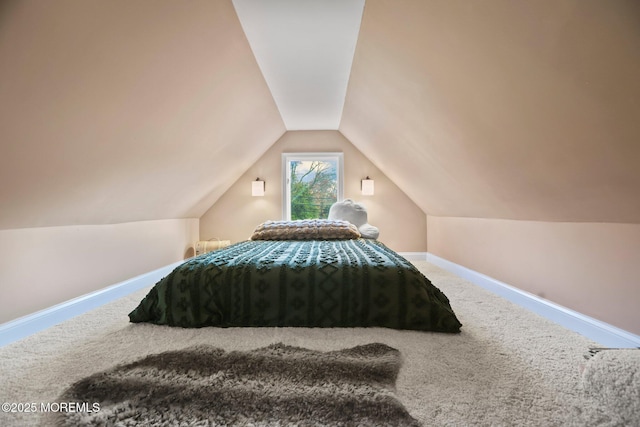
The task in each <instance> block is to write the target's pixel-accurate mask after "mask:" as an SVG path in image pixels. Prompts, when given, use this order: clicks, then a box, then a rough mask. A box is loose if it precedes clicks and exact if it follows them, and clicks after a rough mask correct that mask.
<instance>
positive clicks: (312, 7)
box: [233, 0, 364, 130]
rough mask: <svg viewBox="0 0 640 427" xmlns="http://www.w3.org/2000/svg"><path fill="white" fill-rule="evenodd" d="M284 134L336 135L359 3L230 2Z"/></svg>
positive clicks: (319, 0)
mask: <svg viewBox="0 0 640 427" xmlns="http://www.w3.org/2000/svg"><path fill="white" fill-rule="evenodd" d="M233 5H234V7H235V9H236V13H237V14H238V17H239V19H240V23H241V24H242V28H243V29H244V32H245V34H246V36H247V39H248V40H249V44H250V45H251V49H252V50H253V54H254V55H255V57H256V60H257V62H258V65H259V66H260V69H261V70H262V74H263V75H264V78H265V80H266V82H267V85H268V86H269V88H270V90H271V94H272V95H273V98H274V100H275V103H276V105H277V106H278V109H279V110H280V114H281V116H282V120H283V121H284V123H285V126H286V128H287V130H324V129H332V130H337V129H338V127H339V125H340V119H341V116H342V108H343V106H344V100H345V96H346V93H347V84H348V82H349V75H350V72H351V63H352V62H353V55H354V52H355V48H356V42H357V39H358V32H359V31H360V22H361V20H362V12H363V9H364V0H233Z"/></svg>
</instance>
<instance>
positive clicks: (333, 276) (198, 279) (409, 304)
mask: <svg viewBox="0 0 640 427" xmlns="http://www.w3.org/2000/svg"><path fill="white" fill-rule="evenodd" d="M129 318H130V320H131V321H132V322H151V323H156V324H160V325H171V326H182V327H203V326H221V327H231V326H306V327H368V326H380V327H388V328H394V329H414V330H423V331H437V332H459V331H460V326H461V324H460V322H459V321H458V319H457V318H456V316H455V314H454V312H453V310H452V309H451V306H450V304H449V300H448V299H447V297H446V296H445V295H444V294H443V293H442V292H441V291H440V290H439V289H438V288H436V287H435V286H434V285H433V284H432V283H431V282H430V281H429V280H428V279H427V278H426V277H425V276H424V275H423V274H422V273H420V272H419V271H418V270H417V269H416V268H415V267H414V266H413V265H412V264H411V263H410V262H409V261H407V260H406V259H405V258H403V257H402V256H400V255H399V254H397V253H396V252H394V251H392V250H391V249H389V248H387V247H386V246H385V245H384V244H382V243H380V242H378V241H376V240H365V239H356V240H319V241H318V240H312V241H247V242H241V243H236V244H234V245H231V246H228V247H227V248H224V249H221V250H218V251H214V252H210V253H207V254H204V255H200V256H199V257H196V258H193V259H191V260H189V261H187V262H185V263H184V264H182V265H180V266H178V267H177V268H176V269H175V270H174V271H173V272H171V273H170V274H169V275H168V276H167V277H165V278H163V279H162V280H160V281H159V282H158V283H157V284H156V285H155V286H154V287H153V288H152V289H151V291H150V292H149V294H148V295H147V296H146V297H145V298H144V299H143V300H142V302H141V303H140V305H139V306H138V307H137V308H136V309H135V310H133V311H132V312H131V313H130V314H129Z"/></svg>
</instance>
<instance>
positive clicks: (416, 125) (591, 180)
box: [0, 0, 640, 229]
mask: <svg viewBox="0 0 640 427" xmlns="http://www.w3.org/2000/svg"><path fill="white" fill-rule="evenodd" d="M327 29H328V30H331V27H330V26H328V28H327ZM639 75H640V3H638V2H635V1H631V0H628V1H626V0H611V1H606V2H605V1H598V0H563V1H556V0H543V1H536V2H514V1H511V0H490V1H485V2H476V1H468V0H448V1H439V0H438V1H436V0H433V1H432V0H367V1H366V3H365V6H364V13H363V16H362V22H361V27H360V32H359V37H358V41H357V46H356V49H355V56H354V58H353V65H352V69H351V76H350V80H349V84H348V87H347V92H346V100H345V103H344V108H343V113H342V118H341V122H340V124H339V130H340V131H341V132H342V133H343V134H344V135H345V136H346V137H347V138H348V139H349V140H351V141H352V142H353V144H354V145H355V146H356V147H358V148H359V149H360V150H361V151H362V152H363V153H365V154H366V155H367V156H368V157H369V158H370V159H371V160H372V162H374V163H375V164H376V166H378V167H379V168H380V169H381V170H382V171H383V172H384V173H385V174H386V175H387V176H388V177H390V178H391V179H392V180H393V181H394V182H395V183H396V184H397V185H398V186H399V187H400V188H402V189H403V190H404V191H405V192H406V193H407V194H408V195H409V196H410V197H411V198H412V199H413V200H414V201H415V202H416V203H417V204H418V205H419V206H420V207H421V208H422V209H423V210H424V211H425V212H426V213H428V214H432V215H443V216H470V217H486V218H511V219H527V220H549V221H602V222H630V223H640V197H638V194H640V168H639V167H638V164H640V79H638V77H637V76H639ZM308 84H309V85H311V86H312V85H315V84H317V82H316V81H315V80H314V79H309V81H308ZM284 132H285V124H284V122H283V120H282V118H281V115H280V112H279V110H278V106H277V105H276V103H275V102H274V99H273V96H272V94H271V91H270V89H269V87H268V86H267V83H266V81H265V78H264V77H263V75H262V73H261V70H260V68H259V66H258V64H257V62H256V59H255V57H254V54H253V52H252V51H251V47H250V45H249V43H248V41H247V38H246V36H245V33H244V32H243V28H242V26H241V24H240V21H239V19H238V16H237V14H236V11H235V10H234V6H233V4H232V1H231V0H228V1H210V0H190V1H189V2H177V1H173V0H138V1H130V0H96V1H86V0H54V1H38V0H4V1H2V2H0V138H1V139H0V148H1V153H0V203H1V208H0V229H7V228H21V227H35V226H47V225H70V224H101V223H115V222H127V221H137V220H150V219H163V218H181V217H199V216H200V215H202V213H203V212H204V211H205V210H206V209H207V208H208V207H209V206H211V204H213V203H214V202H215V201H216V200H217V199H218V198H219V197H220V195H221V194H223V193H224V192H225V191H226V190H227V189H228V188H229V187H230V186H231V184H232V183H233V182H234V181H235V180H236V179H237V178H238V177H240V176H241V175H242V173H243V172H244V171H245V170H247V168H248V167H249V166H250V165H252V164H253V163H254V162H255V161H256V160H257V159H258V158H259V157H260V156H261V155H262V154H263V153H264V152H265V151H266V150H267V149H268V148H269V147H270V146H271V145H272V144H273V143H274V142H275V141H277V140H278V138H279V137H280V136H281V135H282V134H283V133H284Z"/></svg>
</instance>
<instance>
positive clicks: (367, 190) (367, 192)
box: [361, 177, 373, 196]
mask: <svg viewBox="0 0 640 427" xmlns="http://www.w3.org/2000/svg"><path fill="white" fill-rule="evenodd" d="M361 185H362V186H361V190H362V195H363V196H373V180H372V179H371V178H369V177H366V178H365V179H363V180H362V181H361Z"/></svg>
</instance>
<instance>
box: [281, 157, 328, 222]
mask: <svg viewBox="0 0 640 427" xmlns="http://www.w3.org/2000/svg"><path fill="white" fill-rule="evenodd" d="M289 169H290V176H289V182H290V191H291V219H292V220H296V219H313V218H327V217H328V216H329V209H330V208H331V205H332V204H334V203H335V202H337V201H338V181H337V180H338V161H337V160H291V161H290V162H289Z"/></svg>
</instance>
